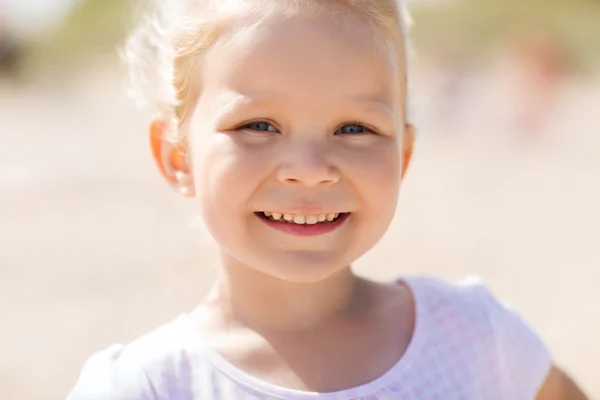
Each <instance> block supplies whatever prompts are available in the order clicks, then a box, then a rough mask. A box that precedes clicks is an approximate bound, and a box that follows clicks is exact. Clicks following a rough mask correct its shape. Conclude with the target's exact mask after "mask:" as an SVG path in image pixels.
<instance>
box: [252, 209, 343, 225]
mask: <svg viewBox="0 0 600 400" xmlns="http://www.w3.org/2000/svg"><path fill="white" fill-rule="evenodd" d="M263 214H264V215H265V217H272V218H273V219H274V220H275V221H279V220H281V219H282V218H283V219H284V220H285V221H288V222H293V223H295V224H301V225H302V224H308V225H314V224H316V223H319V222H323V221H326V220H327V221H333V220H334V219H336V218H337V217H339V215H340V213H330V214H316V215H299V214H284V213H278V212H267V211H265V212H264V213H263Z"/></svg>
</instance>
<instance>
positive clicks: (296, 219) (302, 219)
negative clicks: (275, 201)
mask: <svg viewBox="0 0 600 400" xmlns="http://www.w3.org/2000/svg"><path fill="white" fill-rule="evenodd" d="M294 223H295V224H304V223H306V218H305V217H304V215H295V216H294Z"/></svg>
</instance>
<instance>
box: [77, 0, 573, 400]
mask: <svg viewBox="0 0 600 400" xmlns="http://www.w3.org/2000/svg"><path fill="white" fill-rule="evenodd" d="M163 3H164V5H163V8H162V11H161V12H160V13H157V16H160V18H158V17H156V18H151V19H148V21H147V23H146V24H145V25H144V26H142V27H141V28H140V29H139V30H137V31H136V33H134V34H133V35H132V38H131V40H130V41H129V42H128V43H129V45H128V46H127V48H126V49H127V51H126V53H125V55H126V56H127V59H128V60H129V61H130V62H131V66H132V76H133V77H134V78H135V79H136V80H137V82H138V83H145V84H151V85H152V86H153V87H149V89H150V91H149V92H146V96H149V97H146V99H148V98H149V99H150V100H151V101H152V102H154V103H155V105H156V111H157V113H156V117H155V119H154V120H153V121H152V123H151V126H150V141H151V144H152V150H153V153H154V157H155V160H156V162H157V164H158V167H159V169H160V172H161V173H162V175H164V177H165V178H166V179H167V181H168V182H169V183H170V184H171V185H172V186H173V187H174V188H175V189H176V190H178V191H179V192H181V193H182V194H183V195H185V196H189V197H193V198H194V199H195V201H197V204H198V209H199V212H200V214H201V215H202V217H203V219H204V222H205V224H206V226H207V228H208V230H209V231H210V233H211V234H212V236H213V237H214V238H215V240H216V241H217V243H218V245H219V247H220V254H221V264H220V273H219V276H218V279H217V281H216V283H215V284H214V287H213V289H212V290H211V291H210V293H209V294H208V295H207V297H206V298H205V300H204V301H203V302H202V304H200V305H199V306H198V307H197V308H196V309H195V310H194V311H192V312H190V313H185V314H182V315H180V316H179V317H178V318H176V319H175V320H173V321H172V322H170V323H168V324H166V325H165V326H163V327H160V328H158V329H157V330H155V331H153V332H150V333H148V334H147V335H145V336H143V337H141V338H139V339H137V340H135V341H134V342H132V343H129V344H127V345H114V346H111V347H108V348H107V349H105V350H102V351H100V352H99V353H97V354H95V355H94V356H93V357H91V358H90V359H89V360H88V361H87V363H86V364H85V366H84V369H83V371H82V373H81V376H80V378H79V381H78V382H77V385H76V387H75V388H74V389H73V391H72V392H71V394H70V395H69V397H68V400H105V399H107V400H108V399H110V400H119V399H120V400H124V399H127V400H129V399H132V400H133V399H145V400H150V399H152V400H159V399H160V400H167V399H168V400H217V399H235V400H237V399H239V400H244V399H255V400H256V399H261V400H262V399H265V400H266V399H298V400H300V399H307V400H308V399H329V400H334V399H338V400H342V399H343V400H350V399H363V400H367V399H369V400H371V399H373V400H374V399H380V400H382V399H423V400H432V399H444V400H459V399H464V400H506V399H510V400H530V399H536V398H537V399H565V400H567V399H568V400H579V399H585V396H584V395H583V394H582V393H581V392H580V391H579V390H578V389H577V387H576V386H575V385H574V384H573V383H572V381H571V380H570V379H569V378H567V377H566V376H565V374H563V373H562V372H561V371H560V370H559V369H558V368H556V367H554V366H553V362H552V360H551V357H550V354H549V352H548V350H547V349H546V347H545V346H544V344H543V342H542V341H541V340H540V338H539V337H538V336H537V335H536V334H535V333H534V332H532V331H531V329H530V328H529V327H528V326H527V325H526V324H525V323H524V322H523V321H522V320H521V319H520V318H519V317H518V316H517V315H516V314H515V313H513V312H512V311H510V310H509V309H507V308H505V307H504V306H503V305H502V304H500V303H499V302H498V301H497V300H496V299H495V298H494V297H493V295H492V294H491V293H490V291H489V290H488V288H487V287H486V286H485V285H484V284H483V283H482V282H480V281H476V280H469V281H465V282H462V283H460V284H451V283H448V282H444V281H442V280H439V279H435V278H427V277H402V278H399V279H397V280H395V281H393V282H389V283H376V282H373V281H369V280H366V279H363V278H360V277H358V276H356V275H354V274H353V272H352V270H351V268H350V265H351V264H352V262H353V261H355V260H356V259H357V258H359V257H360V256H361V255H363V254H364V253H365V252H367V251H368V250H369V249H370V248H371V247H373V246H374V245H375V244H376V243H377V242H378V241H379V240H380V238H381V237H382V235H383V234H384V233H385V231H386V230H387V228H388V226H389V224H390V222H391V220H392V217H393V215H394V211H395V208H396V204H397V200H398V192H399V188H400V183H401V181H402V178H403V177H404V175H405V173H406V170H407V167H408V165H409V162H410V159H411V154H412V149H413V139H414V128H413V127H412V126H411V125H410V124H409V123H408V118H407V52H406V48H407V44H406V43H407V40H406V29H405V28H406V12H405V9H404V7H403V5H402V4H399V3H398V2H397V1H396V0H185V1H183V0H177V1H175V0H164V1H163ZM144 66H145V67H146V68H147V71H148V72H150V74H141V72H142V69H141V67H144Z"/></svg>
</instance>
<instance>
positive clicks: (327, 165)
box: [277, 145, 340, 186]
mask: <svg viewBox="0 0 600 400" xmlns="http://www.w3.org/2000/svg"><path fill="white" fill-rule="evenodd" d="M325 153H326V151H325V149H322V148H321V146H319V145H302V147H301V148H296V149H294V150H293V151H290V152H288V153H287V154H285V155H284V158H283V162H282V164H281V165H280V166H279V168H278V170H277V180H279V182H281V183H285V184H302V185H305V186H319V185H333V184H335V183H337V182H339V180H340V171H339V169H338V168H337V167H336V166H335V165H333V164H332V163H331V162H330V161H329V160H328V157H327V156H326V154H325Z"/></svg>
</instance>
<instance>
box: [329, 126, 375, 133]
mask: <svg viewBox="0 0 600 400" xmlns="http://www.w3.org/2000/svg"><path fill="white" fill-rule="evenodd" d="M364 133H371V130H370V129H368V128H366V127H364V126H362V125H360V124H346V125H344V126H342V127H341V128H339V129H338V130H337V131H336V132H335V134H336V135H361V134H364Z"/></svg>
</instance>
